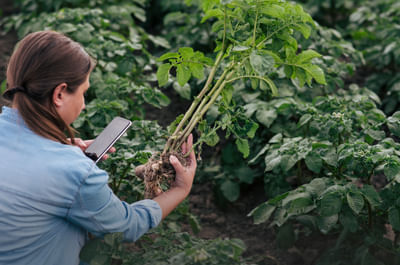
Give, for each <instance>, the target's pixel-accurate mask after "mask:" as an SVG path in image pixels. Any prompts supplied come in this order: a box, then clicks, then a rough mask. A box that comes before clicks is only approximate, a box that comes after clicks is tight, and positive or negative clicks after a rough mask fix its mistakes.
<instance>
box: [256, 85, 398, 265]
mask: <svg viewBox="0 0 400 265" xmlns="http://www.w3.org/2000/svg"><path fill="white" fill-rule="evenodd" d="M352 89H353V91H349V92H345V93H344V95H342V96H327V97H317V98H315V99H314V101H313V102H312V104H310V103H306V104H298V103H293V108H294V109H296V112H297V115H296V116H297V117H298V118H297V120H298V122H297V126H296V128H294V130H293V131H292V132H290V133H291V134H289V133H278V134H276V135H275V136H274V137H272V138H271V139H270V140H269V142H268V143H267V144H266V145H265V146H264V148H262V149H261V150H260V152H259V153H258V154H257V155H256V156H255V157H254V158H253V159H252V160H251V161H250V163H256V162H257V161H258V160H259V159H261V158H263V159H264V163H265V174H266V175H265V178H266V179H269V181H267V182H266V185H270V184H271V183H273V182H276V181H277V180H278V179H281V181H283V182H285V179H286V178H288V177H289V176H295V177H294V178H292V180H291V185H292V187H294V189H292V190H290V189H291V187H287V189H288V191H287V192H285V193H281V194H275V196H272V198H271V199H269V200H268V201H267V202H265V203H263V204H261V205H260V206H258V207H257V208H255V209H254V210H253V211H252V212H251V213H250V214H249V215H250V216H253V218H254V221H255V223H264V222H266V221H268V220H271V222H270V226H273V227H277V228H278V234H277V240H278V243H279V242H280V244H281V245H284V246H286V247H289V246H291V245H292V244H294V243H295V241H296V234H297V235H299V234H303V233H304V234H307V233H313V232H314V233H322V234H325V235H335V234H337V235H338V237H337V242H336V244H335V246H334V247H333V248H332V249H331V250H328V251H326V252H325V253H324V255H323V256H321V257H320V260H319V262H318V263H317V264H395V263H396V262H398V260H399V257H400V253H399V252H398V241H397V238H398V236H397V235H398V233H399V231H400V230H399V221H398V220H400V219H399V217H400V215H399V212H398V206H397V205H398V202H397V197H396V194H397V193H398V191H397V189H398V181H399V176H400V175H399V174H400V160H399V158H398V155H399V150H400V149H399V147H400V145H399V144H398V143H396V142H395V140H394V138H395V137H396V136H397V134H398V131H397V129H398V119H397V114H396V115H393V116H392V117H389V118H388V117H386V115H385V114H384V113H383V112H382V111H381V110H379V109H378V108H377V107H376V103H375V101H374V100H376V99H377V96H376V95H374V94H373V93H371V91H364V92H363V91H362V90H361V89H359V88H357V87H355V86H353V87H352ZM362 94H364V95H362ZM386 128H389V130H387V129H386ZM270 193H271V195H272V190H271V192H270ZM298 224H301V225H302V228H299V227H298V226H297V227H296V225H298ZM388 233H389V234H392V235H393V237H388V236H387V234H388ZM350 246H357V249H355V253H356V255H352V254H353V251H354V249H353V248H350ZM333 256H335V257H336V258H335V259H332V257H333ZM383 257H384V258H383ZM333 260H335V262H336V263H334V262H333ZM349 262H350V263H349Z"/></svg>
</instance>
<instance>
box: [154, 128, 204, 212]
mask: <svg viewBox="0 0 400 265" xmlns="http://www.w3.org/2000/svg"><path fill="white" fill-rule="evenodd" d="M192 146H193V136H192V135H189V137H188V140H187V142H186V143H184V144H183V145H182V152H183V153H184V154H186V153H187V152H190V154H189V161H190V163H189V165H188V166H187V167H184V166H182V164H181V163H180V162H179V160H178V159H177V158H176V157H175V156H171V157H170V158H169V161H170V163H171V164H172V166H173V167H174V169H175V172H176V177H175V182H174V183H173V184H172V186H171V188H170V189H169V190H167V191H166V192H163V193H161V194H159V195H158V196H157V197H155V198H154V199H153V200H154V201H156V202H157V203H158V204H159V205H160V208H161V210H162V218H163V219H164V218H165V217H166V216H167V215H168V214H169V213H170V212H172V210H173V209H175V208H176V206H178V204H180V203H181V202H182V201H183V200H184V199H185V198H186V197H187V196H188V195H189V193H190V190H191V188H192V184H193V179H194V174H195V173H196V167H197V162H196V157H195V155H194V151H193V150H192Z"/></svg>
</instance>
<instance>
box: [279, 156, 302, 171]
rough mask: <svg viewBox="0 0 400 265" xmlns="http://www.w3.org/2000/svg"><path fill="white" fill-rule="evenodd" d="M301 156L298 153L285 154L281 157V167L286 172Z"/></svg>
mask: <svg viewBox="0 0 400 265" xmlns="http://www.w3.org/2000/svg"><path fill="white" fill-rule="evenodd" d="M297 161H299V158H298V156H297V155H296V154H294V155H283V156H282V158H281V168H282V170H283V171H284V172H288V171H289V170H290V169H291V168H292V167H293V166H294V165H295V164H296V163H297Z"/></svg>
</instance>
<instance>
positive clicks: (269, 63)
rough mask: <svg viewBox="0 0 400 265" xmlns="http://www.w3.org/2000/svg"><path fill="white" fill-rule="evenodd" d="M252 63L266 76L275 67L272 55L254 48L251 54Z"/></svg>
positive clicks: (252, 65) (254, 67) (260, 73)
mask: <svg viewBox="0 0 400 265" xmlns="http://www.w3.org/2000/svg"><path fill="white" fill-rule="evenodd" d="M250 64H251V67H252V68H253V70H254V71H255V72H256V73H257V74H258V75H260V76H265V75H267V74H268V73H269V72H271V71H272V70H273V69H274V64H275V61H274V58H273V57H272V56H271V55H269V54H261V53H260V52H258V51H256V50H253V51H252V52H251V54H250Z"/></svg>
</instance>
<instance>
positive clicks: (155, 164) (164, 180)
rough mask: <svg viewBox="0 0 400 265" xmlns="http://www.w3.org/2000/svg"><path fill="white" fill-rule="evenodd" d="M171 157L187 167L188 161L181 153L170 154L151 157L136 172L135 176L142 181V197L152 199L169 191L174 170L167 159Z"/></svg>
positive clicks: (172, 181)
mask: <svg viewBox="0 0 400 265" xmlns="http://www.w3.org/2000/svg"><path fill="white" fill-rule="evenodd" d="M171 155H173V156H175V157H176V158H178V160H179V162H180V163H181V164H182V165H183V166H184V167H186V166H188V165H189V163H190V159H189V158H188V157H185V156H184V155H183V154H182V153H181V152H171V153H165V154H160V153H157V154H155V155H153V156H152V157H151V158H150V159H149V161H148V162H147V163H146V164H145V165H144V166H143V168H141V169H140V170H138V171H137V172H136V175H137V176H138V177H140V178H142V179H143V180H144V183H145V192H144V197H145V198H147V199H152V198H154V197H156V196H157V195H158V194H160V193H161V192H162V191H163V190H165V189H169V188H170V187H171V185H172V184H173V183H174V181H175V169H174V167H173V166H172V165H171V163H170V162H169V157H170V156H171Z"/></svg>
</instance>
